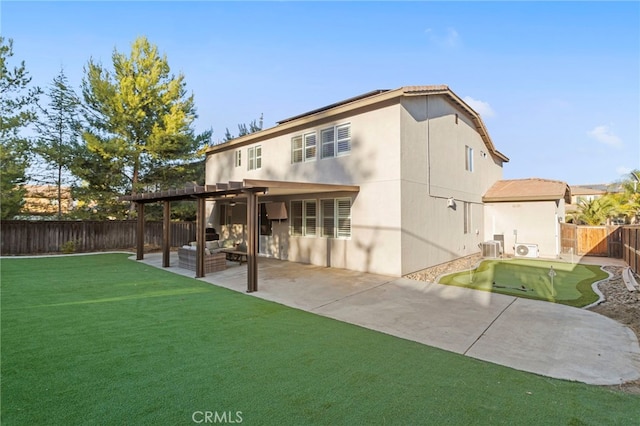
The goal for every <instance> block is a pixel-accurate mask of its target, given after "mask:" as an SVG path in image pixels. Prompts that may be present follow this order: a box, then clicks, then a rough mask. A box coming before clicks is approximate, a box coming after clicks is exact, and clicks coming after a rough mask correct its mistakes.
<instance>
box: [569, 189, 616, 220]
mask: <svg viewBox="0 0 640 426" xmlns="http://www.w3.org/2000/svg"><path fill="white" fill-rule="evenodd" d="M577 208H578V210H577V211H575V212H571V213H570V214H569V217H570V219H571V221H573V222H574V223H577V224H579V225H604V224H605V223H606V222H607V218H609V217H611V216H613V215H615V208H616V205H615V202H614V201H613V199H612V198H611V197H610V196H609V195H608V194H607V195H605V196H603V197H600V198H596V199H593V200H585V199H583V200H580V201H579V202H578V206H577Z"/></svg>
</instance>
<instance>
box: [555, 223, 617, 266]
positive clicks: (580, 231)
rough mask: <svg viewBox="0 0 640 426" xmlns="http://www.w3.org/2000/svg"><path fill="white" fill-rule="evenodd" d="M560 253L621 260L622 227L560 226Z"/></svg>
mask: <svg viewBox="0 0 640 426" xmlns="http://www.w3.org/2000/svg"><path fill="white" fill-rule="evenodd" d="M560 245H561V252H562V253H565V254H566V253H574V254H576V255H578V256H608V257H615V258H622V227H620V226H583V225H574V224H571V223H561V224H560Z"/></svg>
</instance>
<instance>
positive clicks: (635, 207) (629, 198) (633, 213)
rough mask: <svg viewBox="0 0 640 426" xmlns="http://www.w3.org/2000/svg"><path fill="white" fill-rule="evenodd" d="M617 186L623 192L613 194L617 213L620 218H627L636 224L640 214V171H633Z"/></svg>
mask: <svg viewBox="0 0 640 426" xmlns="http://www.w3.org/2000/svg"><path fill="white" fill-rule="evenodd" d="M617 186H618V187H619V188H621V191H620V192H617V193H615V194H611V197H612V198H613V200H614V203H615V204H616V212H617V213H618V215H620V216H626V218H627V220H628V221H631V222H632V223H633V222H636V221H637V219H638V215H639V214H640V170H638V169H636V170H633V171H631V173H629V174H628V176H627V178H626V179H623V180H621V181H620V182H619V183H618V185H617Z"/></svg>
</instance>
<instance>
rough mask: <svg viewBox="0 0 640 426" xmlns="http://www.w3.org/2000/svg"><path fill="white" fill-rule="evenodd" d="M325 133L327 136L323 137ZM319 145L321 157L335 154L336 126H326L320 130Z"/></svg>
mask: <svg viewBox="0 0 640 426" xmlns="http://www.w3.org/2000/svg"><path fill="white" fill-rule="evenodd" d="M326 135H328V137H326V138H325V136H326ZM325 139H326V140H325ZM320 145H321V147H320V156H321V158H332V157H335V156H336V128H335V127H328V128H326V129H322V130H320ZM328 151H330V152H328Z"/></svg>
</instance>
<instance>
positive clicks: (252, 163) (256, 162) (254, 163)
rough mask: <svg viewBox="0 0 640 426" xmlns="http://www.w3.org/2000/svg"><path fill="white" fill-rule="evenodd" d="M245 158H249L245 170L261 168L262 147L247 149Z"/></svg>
mask: <svg viewBox="0 0 640 426" xmlns="http://www.w3.org/2000/svg"><path fill="white" fill-rule="evenodd" d="M247 156H248V157H249V161H248V164H247V170H257V169H260V168H262V146H260V145H258V146H254V147H252V148H249V149H247Z"/></svg>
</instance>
